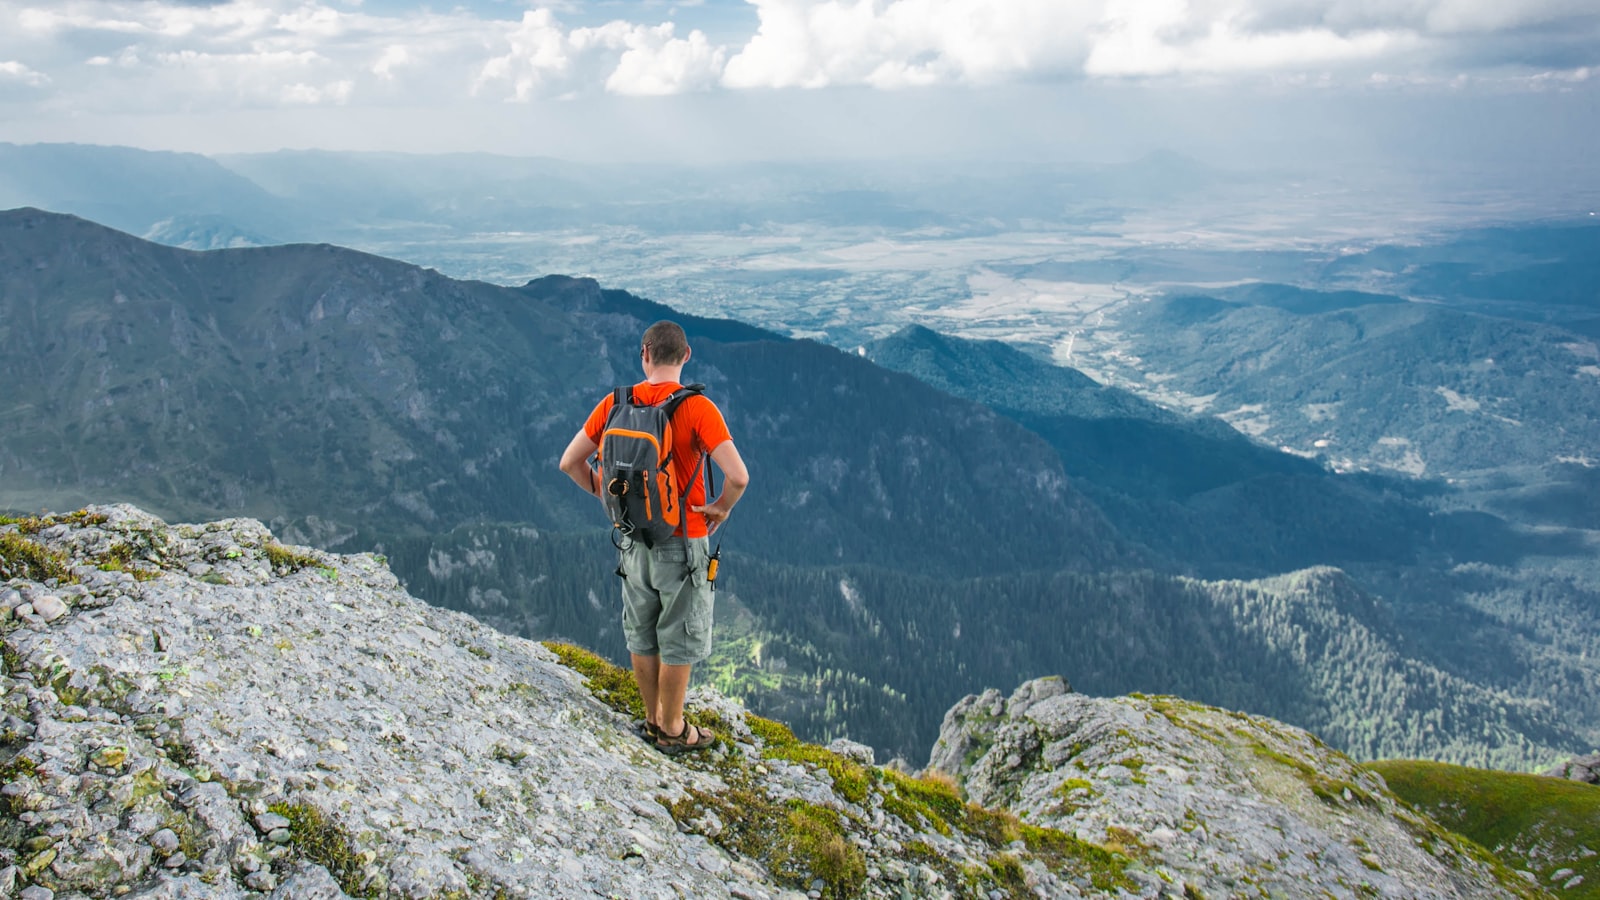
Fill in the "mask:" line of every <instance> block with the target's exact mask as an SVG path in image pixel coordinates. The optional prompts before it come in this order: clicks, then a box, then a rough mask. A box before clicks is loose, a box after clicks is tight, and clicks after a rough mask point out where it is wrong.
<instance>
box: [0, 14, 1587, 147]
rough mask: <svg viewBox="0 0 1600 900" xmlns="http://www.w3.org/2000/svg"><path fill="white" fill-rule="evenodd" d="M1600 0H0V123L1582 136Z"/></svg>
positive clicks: (124, 132)
mask: <svg viewBox="0 0 1600 900" xmlns="http://www.w3.org/2000/svg"><path fill="white" fill-rule="evenodd" d="M1597 109H1600V0H685V2H678V3H672V2H664V0H559V2H553V3H528V2H511V0H467V2H458V3H450V2H438V3H416V2H411V0H230V2H212V0H51V2H39V0H0V141H11V142H17V143H30V142H40V141H77V142H84V143H100V144H127V145H132V146H139V147H146V148H149V149H175V150H190V151H197V152H204V153H226V152H249V151H266V150H274V149H279V148H284V147H289V148H308V147H317V148H325V149H341V150H342V149H353V150H398V151H406V152H450V151H490V152H497V153H510V154H521V155H547V156H557V157H562V158H571V159H598V160H639V159H661V158H667V159H672V160H674V161H722V160H735V159H770V158H858V157H862V158H864V157H870V158H897V157H907V158H941V157H952V158H963V159H985V158H993V159H1019V160H1038V159H1058V158H1073V159H1079V160H1114V159H1119V158H1127V157H1130V156H1136V155H1138V154H1140V153H1143V152H1148V151H1150V150H1152V149H1173V150H1179V151H1181V152H1190V153H1192V154H1194V155H1196V156H1198V157H1200V158H1203V159H1207V160H1208V161H1210V162H1218V163H1225V162H1227V161H1228V160H1229V159H1230V158H1236V159H1239V160H1242V161H1246V162H1257V161H1261V162H1270V161H1273V160H1279V159H1293V158H1296V157H1297V156H1299V157H1304V156H1305V155H1306V154H1313V155H1315V154H1325V155H1339V156H1344V157H1357V158H1363V159H1365V158H1370V159H1373V160H1383V159H1392V158H1399V156H1400V155H1405V156H1406V158H1408V159H1411V160H1412V161H1413V162H1414V163H1415V162H1416V161H1418V160H1430V159H1438V160H1442V162H1441V164H1446V165H1448V164H1456V162H1459V163H1460V164H1462V165H1466V164H1469V163H1478V164H1484V163H1486V162H1488V163H1494V161H1496V160H1499V161H1501V162H1500V164H1506V163H1507V161H1518V160H1520V161H1522V162H1523V163H1525V164H1528V165H1533V166H1540V165H1544V166H1557V167H1558V168H1559V167H1561V166H1577V167H1579V168H1582V167H1583V166H1584V164H1585V160H1587V158H1588V157H1591V156H1595V155H1600V154H1596V152H1595V149H1594V148H1595V145H1596V143H1597V142H1600V113H1597Z"/></svg>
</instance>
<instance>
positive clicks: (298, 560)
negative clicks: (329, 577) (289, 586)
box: [261, 543, 322, 575]
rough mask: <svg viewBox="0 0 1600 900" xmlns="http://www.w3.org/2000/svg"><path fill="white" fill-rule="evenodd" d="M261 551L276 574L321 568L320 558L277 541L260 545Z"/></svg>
mask: <svg viewBox="0 0 1600 900" xmlns="http://www.w3.org/2000/svg"><path fill="white" fill-rule="evenodd" d="M261 552H262V553H263V554H264V555H265V556H266V558H267V562H268V563H269V564H271V566H272V570H273V571H274V572H277V573H278V574H282V575H286V574H289V573H291V572H298V571H300V570H301V569H313V568H322V560H320V559H318V558H316V557H315V556H312V555H311V554H309V553H301V552H299V551H298V550H294V549H291V548H289V547H285V546H284V545H282V544H278V543H268V544H264V545H263V546H262V547H261Z"/></svg>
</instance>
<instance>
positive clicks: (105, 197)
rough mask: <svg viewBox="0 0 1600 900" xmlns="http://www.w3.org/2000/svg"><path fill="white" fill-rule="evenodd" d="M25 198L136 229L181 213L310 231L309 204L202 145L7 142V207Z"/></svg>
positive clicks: (195, 218)
mask: <svg viewBox="0 0 1600 900" xmlns="http://www.w3.org/2000/svg"><path fill="white" fill-rule="evenodd" d="M21 206H34V207H40V208H43V209H53V210H60V211H63V212H70V213H73V214H75V215H79V216H83V217H85V218H89V219H93V220H94V221H97V222H103V223H105V224H107V225H110V226H111V227H113V228H119V229H122V230H123V231H128V232H132V233H134V234H145V233H147V232H151V231H152V230H153V229H158V226H159V227H160V228H171V227H172V225H171V223H172V220H175V219H176V220H179V221H180V222H183V221H188V222H209V223H210V225H209V227H210V228H211V229H212V230H217V229H222V230H230V231H231V230H234V229H242V230H243V231H244V232H247V233H250V234H269V235H278V236H281V237H299V236H302V235H304V234H306V233H307V231H306V224H305V223H306V216H305V215H304V213H303V211H294V210H291V208H290V207H289V206H288V205H287V204H285V203H284V202H283V201H281V200H279V199H278V198H276V197H274V196H272V195H271V194H269V193H267V192H266V191H264V190H262V189H261V188H260V187H259V186H257V185H256V184H255V183H254V182H252V181H251V180H249V179H248V178H244V177H242V176H240V175H238V174H236V173H234V172H231V171H229V170H228V169H225V168H223V167H222V166H221V165H219V164H218V163H217V162H215V161H214V160H212V159H210V158H209V157H205V156H201V155H199V154H195V153H169V152H159V151H149V150H136V149H133V148H131V147H100V146H93V145H88V144H20V145H19V144H9V143H0V209H10V208H12V207H21ZM191 227H192V226H191ZM158 233H160V231H159V229H158ZM167 236H172V235H170V234H169V235H167Z"/></svg>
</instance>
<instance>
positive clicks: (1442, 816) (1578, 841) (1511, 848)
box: [1368, 760, 1600, 898]
mask: <svg viewBox="0 0 1600 900" xmlns="http://www.w3.org/2000/svg"><path fill="white" fill-rule="evenodd" d="M1368 768H1370V769H1372V770H1373V771H1375V772H1377V773H1378V774H1379V775H1382V776H1383V779H1384V781H1386V782H1388V784H1389V789H1390V790H1391V791H1393V792H1394V793H1395V795H1396V796H1398V797H1400V799H1402V800H1404V801H1405V802H1406V803H1408V804H1410V805H1411V806H1412V807H1414V808H1415V809H1417V810H1419V811H1421V812H1423V813H1425V814H1426V815H1428V816H1430V817H1432V819H1433V820H1434V821H1436V822H1438V824H1439V825H1442V826H1443V827H1444V828H1446V829H1449V830H1450V832H1453V833H1454V834H1449V833H1446V834H1443V835H1441V834H1439V833H1437V832H1432V831H1431V830H1428V829H1427V826H1428V825H1429V824H1431V823H1428V822H1425V821H1418V822H1408V823H1407V824H1410V825H1411V826H1412V827H1413V828H1414V829H1422V830H1423V831H1424V833H1423V834H1422V835H1420V837H1421V838H1422V839H1424V840H1425V841H1426V842H1428V843H1432V844H1437V843H1455V844H1456V845H1457V846H1456V848H1455V849H1456V850H1457V851H1458V852H1464V853H1470V854H1473V855H1477V853H1476V852H1482V853H1483V855H1484V856H1485V857H1488V858H1489V860H1490V861H1491V862H1492V863H1495V864H1500V863H1503V864H1506V865H1509V866H1511V867H1514V868H1517V869H1522V870H1525V871H1529V872H1532V873H1533V874H1534V875H1536V876H1538V879H1539V883H1540V884H1541V885H1543V886H1545V887H1546V888H1549V889H1551V890H1552V891H1553V892H1554V893H1557V894H1559V895H1560V896H1562V897H1572V898H1600V856H1593V855H1585V852H1584V851H1585V850H1586V849H1587V850H1600V786H1595V785H1592V784H1580V783H1578V782H1575V781H1567V780H1565V779H1561V778H1547V777H1544V776H1542V775H1525V774H1521V773H1517V772H1497V771H1492V770H1488V769H1473V768H1468V767H1466V766H1455V765H1449V764H1446V763H1436V762H1422V761H1415V760H1394V761H1388V762H1377V763H1371V764H1369V765H1368ZM1456 835H1460V836H1462V837H1464V838H1466V839H1467V841H1452V840H1451V839H1452V838H1455V837H1456ZM1468 841H1470V842H1471V843H1470V846H1466V847H1462V846H1460V845H1461V844H1467V843H1468ZM1482 848H1487V850H1483V849H1482ZM1535 848H1537V851H1538V852H1537V856H1536V858H1535V855H1534V854H1533V853H1532V852H1530V851H1533V850H1534V849H1535ZM1475 851H1476V852H1475ZM1488 851H1492V853H1493V856H1490V854H1489V852H1488ZM1435 855H1437V851H1435ZM1563 870H1570V871H1568V872H1567V874H1564V875H1561V876H1560V877H1556V876H1557V873H1560V872H1562V871H1563ZM1499 874H1500V880H1501V881H1502V882H1503V883H1504V886H1505V887H1506V888H1507V889H1509V890H1513V891H1518V892H1520V895H1521V896H1533V895H1535V892H1534V891H1533V890H1532V886H1531V885H1528V884H1527V883H1526V882H1524V881H1523V880H1522V879H1521V878H1520V877H1519V876H1517V875H1516V874H1515V873H1513V872H1509V871H1506V870H1505V869H1504V866H1500V867H1499ZM1579 877H1581V878H1582V879H1583V880H1582V881H1581V882H1578V883H1576V884H1574V885H1573V886H1572V887H1571V888H1566V887H1565V885H1566V884H1568V883H1570V882H1571V881H1572V880H1573V879H1574V878H1579Z"/></svg>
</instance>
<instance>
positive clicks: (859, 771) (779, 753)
mask: <svg viewBox="0 0 1600 900" xmlns="http://www.w3.org/2000/svg"><path fill="white" fill-rule="evenodd" d="M744 720H745V722H746V723H747V724H748V725H749V726H750V731H751V733H753V734H754V735H755V736H756V737H758V738H760V739H761V741H762V743H763V744H764V745H765V748H764V750H763V751H762V752H763V754H764V755H765V756H767V757H769V758H772V759H782V760H787V761H789V762H794V763H801V764H803V765H810V766H816V767H817V768H819V769H824V770H826V771H827V773H828V775H829V776H831V777H832V778H833V789H834V791H836V792H837V793H838V794H839V796H840V797H843V798H844V799H845V800H847V801H849V802H851V803H865V802H866V800H867V791H868V790H870V789H871V787H872V783H873V781H874V780H875V778H874V776H873V772H872V770H870V769H868V768H867V767H865V766H863V765H861V764H860V763H858V762H856V761H855V760H852V759H846V758H845V757H843V756H840V755H839V754H837V753H834V752H833V751H831V750H829V749H827V748H826V747H819V746H817V745H816V744H808V743H806V742H805V741H802V740H800V739H799V738H797V737H795V736H794V732H793V731H790V730H789V726H787V725H784V724H783V723H781V722H774V721H773V720H771V719H764V718H762V717H761V716H757V715H753V714H751V713H745V717H744Z"/></svg>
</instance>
